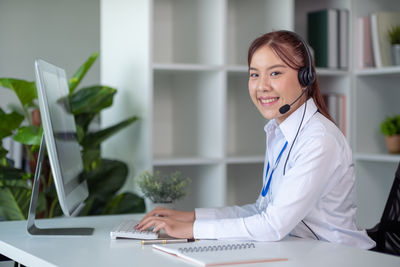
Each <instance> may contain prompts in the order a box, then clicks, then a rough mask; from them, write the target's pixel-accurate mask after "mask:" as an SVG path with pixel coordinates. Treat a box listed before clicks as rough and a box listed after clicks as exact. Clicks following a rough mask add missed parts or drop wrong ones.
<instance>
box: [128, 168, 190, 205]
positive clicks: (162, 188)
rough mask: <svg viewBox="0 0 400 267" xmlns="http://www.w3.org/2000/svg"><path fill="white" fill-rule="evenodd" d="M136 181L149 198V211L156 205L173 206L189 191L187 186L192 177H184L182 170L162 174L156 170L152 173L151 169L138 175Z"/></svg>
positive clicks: (147, 203)
mask: <svg viewBox="0 0 400 267" xmlns="http://www.w3.org/2000/svg"><path fill="white" fill-rule="evenodd" d="M135 181H136V184H137V185H138V187H139V189H140V190H141V191H142V193H143V195H144V196H145V197H146V198H147V199H148V201H147V202H146V209H147V211H151V210H153V209H154V208H155V207H156V206H163V207H168V208H173V204H174V202H175V201H177V200H179V199H181V198H183V197H184V196H186V194H187V193H188V191H187V187H188V185H189V183H190V182H191V179H190V178H187V177H186V178H184V177H182V175H181V173H180V172H173V173H171V174H162V173H161V172H160V171H156V172H155V173H154V175H152V174H151V173H150V172H149V171H145V172H143V173H142V174H140V175H139V176H138V177H136V178H135Z"/></svg>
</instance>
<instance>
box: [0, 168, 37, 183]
mask: <svg viewBox="0 0 400 267" xmlns="http://www.w3.org/2000/svg"><path fill="white" fill-rule="evenodd" d="M31 175H32V174H30V173H26V172H24V171H23V170H21V169H17V168H14V167H10V166H2V165H0V180H17V181H19V180H26V179H28V178H31Z"/></svg>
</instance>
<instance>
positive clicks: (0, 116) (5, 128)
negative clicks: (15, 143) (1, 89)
mask: <svg viewBox="0 0 400 267" xmlns="http://www.w3.org/2000/svg"><path fill="white" fill-rule="evenodd" d="M1 111H2V110H1ZM23 120H24V116H22V115H21V114H19V113H17V112H12V113H8V114H7V113H4V112H0V138H1V139H2V138H4V137H6V136H9V135H11V134H12V131H13V130H14V129H16V128H18V126H19V125H20V124H21V122H22V121H23Z"/></svg>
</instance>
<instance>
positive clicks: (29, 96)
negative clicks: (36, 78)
mask: <svg viewBox="0 0 400 267" xmlns="http://www.w3.org/2000/svg"><path fill="white" fill-rule="evenodd" d="M0 86H2V87H5V88H8V89H11V90H13V91H14V92H15V94H16V95H17V97H18V99H19V101H20V102H21V104H22V106H23V107H26V106H35V104H34V103H33V100H34V99H36V98H37V94H36V86H35V82H28V81H25V80H19V79H12V78H0Z"/></svg>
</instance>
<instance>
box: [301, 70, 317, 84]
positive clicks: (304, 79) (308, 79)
mask: <svg viewBox="0 0 400 267" xmlns="http://www.w3.org/2000/svg"><path fill="white" fill-rule="evenodd" d="M298 78H299V83H300V85H301V86H304V87H305V86H309V85H311V84H313V83H314V81H315V75H314V72H311V73H310V70H309V68H308V67H302V68H300V69H299V72H298Z"/></svg>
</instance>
